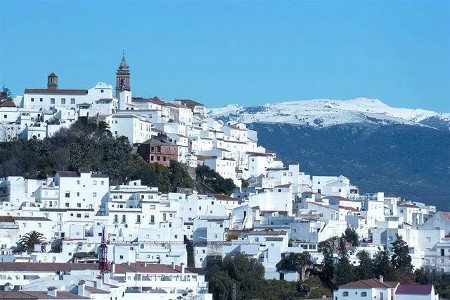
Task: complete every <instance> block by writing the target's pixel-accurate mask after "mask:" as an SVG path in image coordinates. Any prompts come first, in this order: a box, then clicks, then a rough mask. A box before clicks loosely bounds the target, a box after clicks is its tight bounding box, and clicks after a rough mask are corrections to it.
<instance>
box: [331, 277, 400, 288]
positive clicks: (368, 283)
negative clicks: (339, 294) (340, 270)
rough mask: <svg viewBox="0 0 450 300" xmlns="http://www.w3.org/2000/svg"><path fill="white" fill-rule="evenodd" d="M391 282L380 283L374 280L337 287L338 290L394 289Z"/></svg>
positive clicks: (359, 281)
mask: <svg viewBox="0 0 450 300" xmlns="http://www.w3.org/2000/svg"><path fill="white" fill-rule="evenodd" d="M393 284H394V283H392V282H382V281H379V280H376V279H367V280H358V281H353V282H349V283H346V284H343V285H341V286H339V289H364V288H368V289H371V288H394V287H395V286H394V285H393Z"/></svg>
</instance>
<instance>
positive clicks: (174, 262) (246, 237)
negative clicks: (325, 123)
mask: <svg viewBox="0 0 450 300" xmlns="http://www.w3.org/2000/svg"><path fill="white" fill-rule="evenodd" d="M58 80H59V78H58V76H57V75H55V74H54V73H52V74H50V75H48V78H47V87H46V88H27V89H25V90H24V93H23V96H17V97H15V98H11V99H9V100H6V101H3V102H2V103H1V104H0V142H4V143H8V142H11V141H17V140H24V141H26V140H44V139H46V138H50V137H53V136H55V135H57V134H58V132H60V131H61V130H65V129H68V128H70V127H71V126H72V125H73V124H75V123H76V122H79V121H80V120H87V119H89V120H94V121H95V122H97V123H98V124H103V126H105V130H108V131H109V132H110V134H111V135H112V136H113V137H117V138H121V137H126V139H127V141H128V143H129V144H130V146H131V147H133V149H134V151H135V152H136V153H137V154H139V155H140V156H141V157H142V159H144V160H145V161H146V162H147V163H150V164H160V165H163V166H166V167H167V166H170V163H171V162H172V161H176V162H178V163H181V164H183V165H184V166H185V168H186V170H188V172H189V174H191V175H192V176H194V177H195V171H194V172H191V171H189V170H195V168H197V167H199V166H205V167H208V168H209V169H211V170H213V171H214V172H215V174H217V177H219V176H220V177H222V178H223V179H229V180H231V181H232V182H233V184H234V186H235V187H236V188H235V189H234V191H233V192H232V193H231V194H223V193H216V192H214V191H212V192H211V193H199V192H198V191H197V190H196V189H195V188H190V189H179V190H178V191H176V192H168V193H164V192H162V191H160V190H158V187H155V186H147V185H145V184H143V183H142V181H141V180H140V179H136V180H126V181H124V182H119V183H117V182H114V183H113V182H112V181H110V174H103V173H100V172H98V171H97V170H93V169H91V168H88V167H86V166H78V168H76V169H73V170H57V172H56V173H55V174H54V176H52V177H48V178H46V179H42V178H40V179H37V178H25V177H22V176H7V177H5V178H0V201H1V202H0V245H1V250H0V251H1V252H0V287H1V290H2V291H0V299H16V298H17V299H105V300H106V299H108V300H109V299H111V300H112V299H114V300H117V299H134V300H136V299H212V298H213V293H212V292H211V291H209V290H208V282H207V280H206V279H205V272H204V269H205V268H207V267H208V266H207V264H208V260H209V258H210V257H220V258H224V257H229V256H234V255H243V256H245V257H247V258H254V259H255V260H256V261H257V262H259V263H261V264H262V266H263V267H264V279H267V280H270V279H274V280H285V281H292V282H297V281H299V280H301V279H304V277H305V276H306V274H302V272H298V271H296V270H293V269H292V268H290V267H285V268H283V267H282V266H281V265H280V262H282V261H283V259H286V257H288V256H289V255H290V254H292V253H294V254H301V253H308V257H309V259H310V260H311V264H313V265H321V264H322V265H323V264H324V260H326V259H327V254H325V253H324V251H321V249H320V248H321V247H320V245H321V243H323V242H326V241H330V240H333V239H334V238H336V237H341V236H343V235H347V236H350V235H352V234H353V236H356V240H354V241H353V242H350V241H347V243H346V244H345V245H344V247H345V248H346V251H348V252H346V253H347V254H346V255H347V258H348V260H349V261H350V263H351V264H352V265H354V266H357V265H359V263H360V256H359V255H358V253H360V251H365V253H367V254H368V255H369V257H371V258H374V257H376V256H377V255H378V253H380V251H387V253H390V254H392V253H393V251H394V247H395V245H394V244H395V242H396V241H398V239H399V237H401V239H402V241H404V242H405V243H406V244H407V247H408V252H409V253H408V254H409V257H410V258H411V261H410V263H411V265H412V266H413V268H414V269H421V268H422V269H424V268H426V269H429V270H434V271H435V272H439V273H442V274H450V212H442V211H437V210H436V207H434V206H432V205H427V204H426V203H419V202H411V201H407V199H406V200H405V199H402V198H401V196H396V195H385V194H384V193H383V192H382V191H374V192H373V193H362V192H360V191H359V189H358V187H356V186H354V185H352V184H351V182H350V179H349V178H346V177H345V176H342V175H340V176H335V175H334V174H330V175H328V176H316V175H312V174H305V173H304V172H302V170H301V167H300V165H299V164H288V165H286V164H284V163H283V162H282V161H281V160H280V159H279V158H278V157H277V155H276V153H273V152H271V151H270V150H268V149H266V148H264V147H262V146H261V145H258V135H257V132H256V131H253V130H250V129H249V128H247V126H246V125H245V124H243V123H239V122H234V121H230V122H224V121H221V120H217V119H213V118H211V117H209V116H208V109H207V108H206V107H205V106H204V105H202V104H200V103H198V102H196V101H193V100H187V99H176V100H173V101H163V100H161V99H159V98H157V97H153V98H141V97H135V96H133V94H132V90H131V76H130V69H129V67H128V65H127V62H126V60H125V58H124V57H123V58H122V60H121V62H120V65H119V68H118V70H117V73H116V87H115V89H113V87H112V86H111V85H108V84H106V83H101V82H99V83H97V84H96V85H95V86H94V87H92V88H90V89H60V88H59V82H58ZM276 142H281V141H274V143H276ZM299 147H300V146H299ZM210 179H211V178H210ZM213 179H216V178H213ZM200 183H201V182H200ZM331 257H332V259H334V260H335V261H337V260H339V255H338V251H336V253H331ZM354 279H355V280H354V281H352V282H347V283H344V284H341V285H338V286H337V288H336V290H335V291H334V295H333V299H336V300H338V299H339V300H340V299H355V298H358V299H360V298H361V297H362V298H361V299H367V298H364V297H369V298H370V299H377V300H380V299H405V297H409V296H411V295H415V296H417V297H418V298H417V299H438V296H437V295H436V292H435V290H434V287H433V286H432V285H411V284H405V283H402V282H398V281H397V282H393V281H386V280H383V277H377V278H375V279H365V280H360V281H357V279H359V278H354ZM361 279H362V278H361ZM355 293H356V294H355ZM355 295H357V296H355ZM377 296H378V297H377ZM374 297H375V298H374ZM220 299H221V298H220Z"/></svg>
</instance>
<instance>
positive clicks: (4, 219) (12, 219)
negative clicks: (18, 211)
mask: <svg viewBox="0 0 450 300" xmlns="http://www.w3.org/2000/svg"><path fill="white" fill-rule="evenodd" d="M15 221H50V219H47V218H44V217H27V216H0V222H5V223H13V222H15Z"/></svg>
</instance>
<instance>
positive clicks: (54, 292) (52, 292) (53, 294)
mask: <svg viewBox="0 0 450 300" xmlns="http://www.w3.org/2000/svg"><path fill="white" fill-rule="evenodd" d="M47 295H49V296H50V297H55V298H56V297H57V295H58V290H57V289H56V287H54V286H49V287H48V288H47Z"/></svg>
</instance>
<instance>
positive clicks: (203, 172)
mask: <svg viewBox="0 0 450 300" xmlns="http://www.w3.org/2000/svg"><path fill="white" fill-rule="evenodd" d="M195 175H196V179H197V181H199V183H200V184H199V185H198V186H197V187H198V189H199V190H200V191H202V190H203V191H204V192H206V193H211V192H213V193H219V194H226V195H230V194H231V193H232V192H233V191H234V189H235V188H236V185H235V184H234V182H233V180H231V179H229V178H228V179H225V178H223V177H222V176H220V174H219V173H217V172H215V171H214V170H212V169H211V168H210V167H208V166H198V167H197V168H196V169H195ZM205 187H206V189H205Z"/></svg>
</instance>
